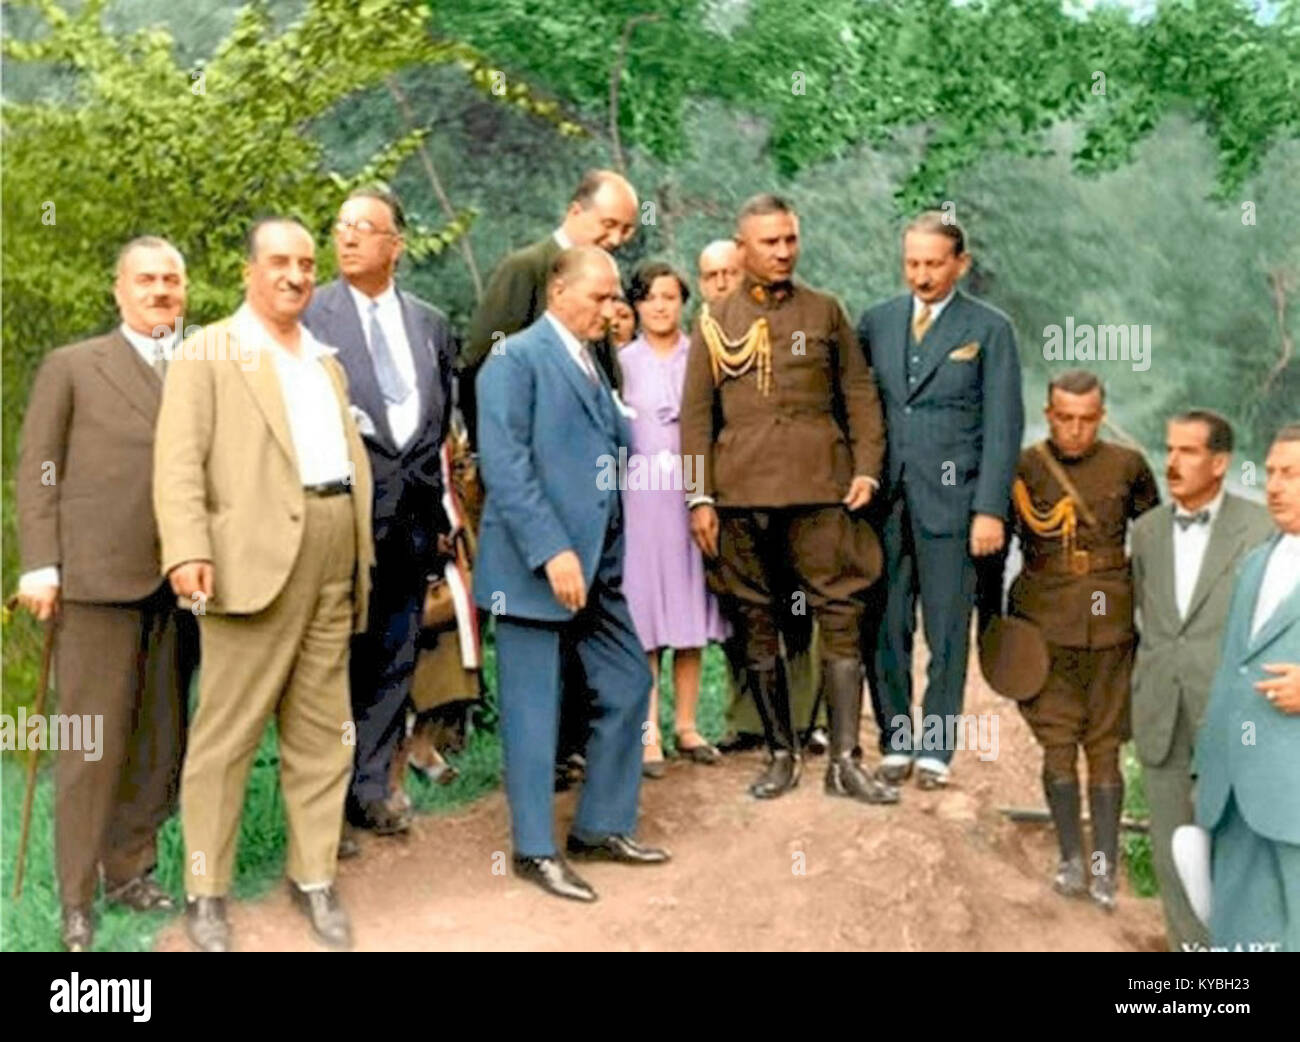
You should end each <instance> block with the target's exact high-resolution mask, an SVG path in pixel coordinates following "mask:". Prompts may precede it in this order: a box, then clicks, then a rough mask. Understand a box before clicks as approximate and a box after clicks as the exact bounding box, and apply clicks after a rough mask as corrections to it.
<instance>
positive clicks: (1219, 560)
mask: <svg viewBox="0 0 1300 1042" xmlns="http://www.w3.org/2000/svg"><path fill="white" fill-rule="evenodd" d="M1232 442H1233V437H1232V427H1231V426H1230V425H1229V424H1228V421H1227V420H1225V419H1224V418H1223V417H1222V416H1220V415H1219V414H1218V413H1216V412H1211V411H1210V410H1208V409H1190V410H1188V411H1187V412H1184V413H1180V414H1179V415H1177V416H1175V417H1173V418H1172V419H1171V420H1170V421H1169V426H1168V433H1167V436H1166V440H1165V447H1166V450H1167V452H1168V462H1167V463H1166V464H1165V476H1166V478H1167V480H1168V483H1169V494H1170V496H1171V497H1172V498H1173V503H1172V505H1169V506H1160V507H1157V508H1156V509H1154V510H1150V511H1148V512H1147V513H1146V514H1144V515H1143V516H1142V517H1141V518H1139V519H1138V521H1137V522H1136V524H1135V525H1134V526H1133V549H1132V560H1133V587H1134V599H1135V602H1136V608H1137V614H1138V622H1139V630H1140V632H1141V637H1142V639H1141V642H1140V643H1139V644H1138V649H1137V662H1136V665H1135V667H1134V671H1133V692H1132V699H1133V701H1132V714H1133V739H1134V743H1135V744H1136V746H1137V751H1138V756H1139V757H1140V758H1141V760H1142V768H1143V773H1144V775H1145V778H1146V792H1147V800H1148V802H1149V803H1150V806H1151V845H1152V850H1153V852H1154V860H1155V871H1156V879H1157V880H1158V881H1159V883H1160V898H1161V900H1162V902H1163V903H1164V908H1165V934H1166V938H1167V940H1168V942H1169V948H1170V950H1171V951H1180V950H1182V949H1183V946H1184V945H1195V944H1198V943H1199V944H1205V943H1207V941H1208V936H1207V934H1206V931H1205V928H1204V927H1203V926H1202V925H1201V922H1200V920H1199V919H1197V918H1196V916H1195V914H1194V913H1193V912H1192V908H1191V905H1190V904H1189V903H1188V900H1187V895H1186V894H1185V893H1184V891H1183V887H1182V883H1181V882H1180V881H1179V878H1178V873H1177V872H1176V870H1175V868H1174V860H1173V851H1172V848H1171V840H1172V837H1173V833H1174V829H1176V828H1177V827H1178V826H1179V825H1186V824H1189V823H1190V822H1191V821H1192V777H1191V773H1190V768H1191V761H1192V745H1193V743H1194V740H1195V737H1196V731H1197V729H1198V728H1199V727H1200V725H1201V720H1202V718H1203V717H1204V716H1205V705H1206V702H1207V701H1208V700H1209V697H1210V683H1211V682H1212V681H1213V679H1214V671H1215V669H1216V668H1217V666H1218V664H1219V645H1220V643H1221V642H1222V640H1223V628H1224V624H1225V623H1226V621H1227V618H1228V598H1229V596H1230V594H1231V582H1230V581H1229V580H1230V577H1231V576H1232V574H1233V571H1234V570H1235V568H1236V566H1237V563H1238V562H1239V561H1240V559H1241V557H1242V555H1243V554H1245V553H1246V552H1247V551H1248V550H1250V549H1251V548H1252V547H1254V546H1256V545H1258V544H1259V543H1261V542H1263V541H1264V539H1266V538H1267V537H1268V534H1269V532H1270V531H1271V530H1272V524H1271V522H1270V521H1269V516H1268V511H1267V510H1265V509H1264V508H1263V507H1262V506H1260V505H1258V504H1256V503H1252V502H1250V501H1249V500H1246V499H1242V498H1241V497H1240V496H1234V495H1231V494H1230V493H1228V492H1227V491H1225V489H1224V487H1223V480H1224V476H1225V475H1226V474H1227V471H1228V464H1229V462H1230V461H1231V459H1232Z"/></svg>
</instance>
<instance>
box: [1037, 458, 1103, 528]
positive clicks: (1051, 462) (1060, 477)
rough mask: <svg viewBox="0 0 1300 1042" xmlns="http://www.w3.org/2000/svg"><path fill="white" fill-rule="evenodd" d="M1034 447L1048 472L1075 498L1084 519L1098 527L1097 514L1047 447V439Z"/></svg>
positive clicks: (1075, 503)
mask: <svg viewBox="0 0 1300 1042" xmlns="http://www.w3.org/2000/svg"><path fill="white" fill-rule="evenodd" d="M1034 449H1035V451H1037V453H1038V455H1039V456H1041V457H1042V459H1043V462H1044V463H1045V464H1046V465H1047V470H1048V472H1049V473H1050V474H1051V475H1052V477H1054V478H1055V479H1056V482H1057V484H1058V485H1060V486H1061V488H1062V489H1064V490H1065V494H1066V495H1067V496H1069V497H1070V498H1071V499H1072V500H1074V505H1075V506H1076V507H1078V508H1079V513H1081V514H1082V515H1083V519H1084V520H1085V521H1087V522H1088V525H1089V526H1090V527H1092V528H1096V527H1097V515H1096V514H1094V513H1093V512H1092V508H1091V507H1089V506H1088V502H1087V500H1085V499H1084V498H1083V496H1081V495H1079V490H1078V489H1077V488H1075V487H1074V482H1073V481H1071V480H1070V476H1069V475H1068V474H1066V473H1065V468H1064V467H1062V466H1061V465H1060V464H1059V463H1058V462H1057V461H1056V457H1055V456H1053V455H1052V450H1051V449H1049V448H1048V447H1047V442H1046V440H1044V441H1040V442H1039V443H1038V444H1037V445H1035V446H1034Z"/></svg>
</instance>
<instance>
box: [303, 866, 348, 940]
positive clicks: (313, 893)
mask: <svg viewBox="0 0 1300 1042" xmlns="http://www.w3.org/2000/svg"><path fill="white" fill-rule="evenodd" d="M289 896H290V897H292V898H293V903H294V904H295V905H296V906H297V907H298V910H299V911H300V912H302V914H303V915H305V916H306V917H307V920H308V922H310V923H311V928H312V932H313V933H315V934H316V936H317V937H318V938H320V940H322V941H323V942H324V943H325V944H327V945H329V946H330V947H331V948H351V947H352V924H351V923H349V922H348V914H347V912H345V911H343V906H342V905H341V904H339V895H338V892H337V891H336V890H335V889H334V884H332V883H331V884H330V885H329V886H322V887H316V888H313V889H311V890H303V889H302V888H301V887H300V886H298V884H297V883H294V882H292V881H290V883H289Z"/></svg>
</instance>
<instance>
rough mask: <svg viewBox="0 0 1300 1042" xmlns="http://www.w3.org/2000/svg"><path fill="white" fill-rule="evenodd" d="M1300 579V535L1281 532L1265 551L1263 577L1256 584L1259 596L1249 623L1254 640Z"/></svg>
mask: <svg viewBox="0 0 1300 1042" xmlns="http://www.w3.org/2000/svg"><path fill="white" fill-rule="evenodd" d="M1298 580H1300V535H1295V534H1290V533H1288V534H1287V535H1284V536H1283V537H1282V538H1281V539H1279V540H1278V542H1277V545H1276V546H1275V547H1273V552H1272V553H1271V554H1269V555H1268V563H1267V564H1266V565H1264V581H1263V582H1261V583H1260V584H1259V597H1258V598H1257V599H1256V600H1255V617H1254V620H1253V621H1252V623H1251V627H1250V637H1251V640H1254V639H1255V637H1256V636H1257V635H1258V634H1259V631H1260V629H1261V628H1262V627H1263V625H1264V623H1266V622H1267V621H1268V620H1269V618H1270V617H1271V616H1272V614H1273V613H1274V612H1275V611H1277V609H1278V608H1279V607H1280V606H1281V604H1282V602H1283V601H1284V600H1286V599H1287V598H1288V597H1289V596H1291V591H1292V590H1294V589H1295V587H1296V582H1297V581H1298Z"/></svg>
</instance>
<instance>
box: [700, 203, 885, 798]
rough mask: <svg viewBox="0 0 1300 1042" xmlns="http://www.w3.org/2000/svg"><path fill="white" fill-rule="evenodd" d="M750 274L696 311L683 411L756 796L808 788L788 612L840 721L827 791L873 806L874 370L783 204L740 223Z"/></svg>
mask: <svg viewBox="0 0 1300 1042" xmlns="http://www.w3.org/2000/svg"><path fill="white" fill-rule="evenodd" d="M736 239H737V242H738V243H739V244H740V246H741V248H742V252H743V260H744V267H745V274H744V277H743V279H742V281H741V284H740V286H739V287H738V289H737V290H736V291H735V292H733V293H731V294H730V295H729V296H727V297H726V298H725V299H723V300H722V301H720V302H718V303H717V304H716V305H715V306H714V307H712V308H704V309H702V310H701V314H700V319H699V322H698V323H697V324H696V328H695V331H694V334H693V336H692V338H691V347H690V354H689V356H688V360H687V364H686V384H685V389H684V392H683V396H682V409H681V422H682V453H683V454H684V456H685V462H686V464H687V465H690V466H691V467H692V468H693V469H692V474H693V480H692V481H691V483H690V485H691V487H690V488H689V489H688V490H687V500H688V503H689V504H690V506H691V529H692V533H693V535H694V536H695V539H696V542H697V543H698V544H699V546H700V549H701V550H702V551H703V553H704V555H705V557H706V558H707V559H708V561H709V566H710V571H709V582H710V585H711V586H712V587H713V589H714V592H715V593H717V594H718V595H719V597H720V598H721V600H722V605H723V608H724V610H725V611H726V612H727V614H728V615H729V616H730V618H731V621H732V625H733V626H736V627H738V628H739V630H740V634H741V642H742V646H743V648H744V656H745V675H746V682H747V684H748V686H749V689H750V691H751V693H752V695H753V698H754V703H755V705H756V706H757V707H758V709H759V713H760V715H761V717H762V722H763V731H764V737H765V738H766V739H767V743H768V748H769V751H770V752H771V754H772V759H771V762H770V763H769V764H768V766H767V769H766V770H765V771H764V772H763V774H762V775H761V776H760V777H759V778H758V780H757V781H756V782H755V783H754V784H753V786H751V788H750V792H751V793H753V795H755V796H757V797H760V798H770V797H774V796H780V795H781V794H783V793H785V792H787V791H789V790H790V789H792V788H793V787H794V786H795V785H796V784H797V783H798V780H799V772H800V758H799V743H798V740H797V739H796V737H795V729H794V723H793V720H792V719H791V713H790V699H789V693H788V691H787V690H786V688H785V687H784V686H783V685H782V684H780V683H779V680H778V675H777V658H778V652H779V632H780V627H779V625H778V622H777V619H778V613H780V612H786V611H796V612H798V611H811V613H812V614H813V616H814V618H815V619H816V621H817V623H818V625H819V627H820V632H821V654H822V671H823V678H824V679H823V683H824V685H825V691H826V693H827V702H828V704H829V706H830V717H831V730H832V735H831V749H830V753H831V762H830V766H829V768H828V771H827V775H826V787H827V791H828V792H831V793H834V794H837V795H843V796H850V797H853V798H855V799H859V800H863V801H865V802H869V803H881V802H894V801H896V800H897V799H898V792H897V790H896V789H894V788H893V787H891V786H888V785H885V784H884V783H882V782H879V781H877V780H876V779H874V778H872V777H871V776H870V775H869V774H867V773H865V772H863V771H862V770H861V769H860V768H859V767H858V766H857V765H856V763H854V761H853V759H852V755H851V754H852V751H853V748H854V746H855V745H856V744H857V739H858V722H859V717H860V714H861V710H862V662H861V658H860V655H859V651H858V626H859V622H860V620H861V618H862V610H863V604H862V601H861V599H860V595H861V594H862V593H863V591H865V590H866V589H867V587H869V586H870V585H871V583H872V582H874V581H875V579H876V578H877V576H878V575H879V574H880V567H881V559H880V546H879V543H878V542H877V540H876V536H875V533H874V532H873V531H872V530H871V527H870V526H869V525H868V524H867V523H866V522H865V521H863V520H862V519H861V517H860V516H859V515H856V514H855V511H859V510H861V509H862V508H863V507H865V506H866V505H867V503H868V502H869V501H870V499H871V496H872V493H873V492H874V490H875V489H876V488H877V487H878V486H879V477H880V468H881V463H882V461H883V458H884V450H885V438H884V423H883V420H882V417H881V411H880V400H879V398H878V397H877V395H876V389H875V384H874V382H873V381H872V378H871V370H870V368H869V367H868V366H867V363H866V359H865V357H864V356H863V354H862V352H861V350H860V349H859V347H858V343H857V338H856V336H855V335H854V333H853V327H852V326H851V325H850V324H849V321H848V318H847V317H846V316H845V314H844V309H843V308H842V307H841V306H840V304H839V302H838V301H836V300H835V299H834V298H833V297H831V296H829V295H828V294H825V293H819V292H818V291H817V290H814V289H812V288H810V287H809V286H806V285H804V284H803V283H801V282H796V281H795V280H794V268H795V263H796V261H797V259H798V256H799V219H798V217H797V215H796V214H795V212H794V209H793V207H791V205H790V204H789V203H788V202H786V201H785V200H783V199H781V198H779V197H777V196H774V195H759V196H755V197H754V198H753V199H751V200H749V202H747V203H746V204H745V205H744V207H743V208H742V209H741V211H740V216H739V219H738V222H737V234H736Z"/></svg>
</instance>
